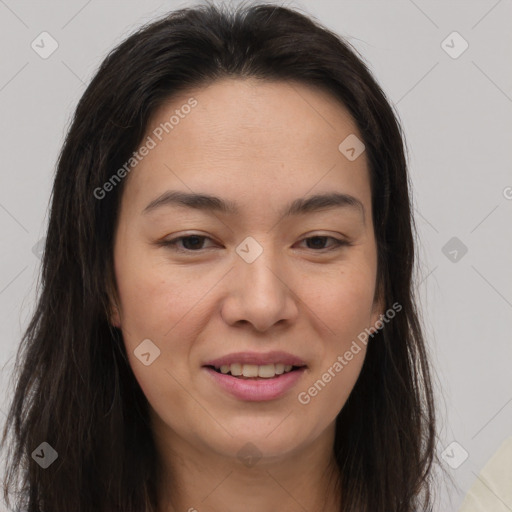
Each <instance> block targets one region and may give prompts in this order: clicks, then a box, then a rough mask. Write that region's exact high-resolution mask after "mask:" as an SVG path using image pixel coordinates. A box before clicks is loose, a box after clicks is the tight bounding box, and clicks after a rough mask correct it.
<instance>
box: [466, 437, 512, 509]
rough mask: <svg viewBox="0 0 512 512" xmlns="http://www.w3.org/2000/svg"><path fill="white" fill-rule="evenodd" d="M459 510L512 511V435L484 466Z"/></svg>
mask: <svg viewBox="0 0 512 512" xmlns="http://www.w3.org/2000/svg"><path fill="white" fill-rule="evenodd" d="M458 512H512V437H509V438H507V439H506V440H505V442H504V443H503V444H502V445H501V446H500V447H499V448H498V450H497V451H496V453H495V454H494V455H493V456H492V458H491V459H490V460H489V461H488V462H487V464H486V465H485V466H484V468H483V469H482V471H481V472H480V474H479V475H478V478H477V479H476V480H475V482H474V483H473V485H472V487H471V489H470V490H469V492H468V493H467V494H466V497H465V498H464V502H463V503H462V506H461V508H459V511H458Z"/></svg>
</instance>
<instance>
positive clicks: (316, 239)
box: [301, 235, 351, 252]
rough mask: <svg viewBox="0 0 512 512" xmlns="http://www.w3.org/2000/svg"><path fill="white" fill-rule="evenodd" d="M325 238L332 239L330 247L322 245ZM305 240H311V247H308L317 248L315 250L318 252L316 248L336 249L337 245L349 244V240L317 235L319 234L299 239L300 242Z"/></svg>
mask: <svg viewBox="0 0 512 512" xmlns="http://www.w3.org/2000/svg"><path fill="white" fill-rule="evenodd" d="M327 240H332V244H331V246H330V247H322V246H323V245H324V243H325V242H326V241H327ZM305 241H306V242H307V241H310V242H312V243H311V244H310V245H312V246H313V247H309V248H314V249H317V250H315V252H319V251H318V249H320V250H327V251H332V250H334V249H336V248H338V247H341V246H345V245H351V244H350V242H348V241H346V240H341V239H339V238H335V237H333V236H319V235H316V236H310V237H307V238H303V239H302V240H301V242H305ZM308 245H309V244H308Z"/></svg>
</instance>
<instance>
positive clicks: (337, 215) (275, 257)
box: [4, 4, 435, 512]
mask: <svg viewBox="0 0 512 512" xmlns="http://www.w3.org/2000/svg"><path fill="white" fill-rule="evenodd" d="M408 179H409V178H408V174H407V166H406V160H405V156H404V143H403V140H402V136H401V130H400V126H399V123H398V121H397V119H396V117H395V115H394V114H393V110H392V108H391V107H390V105H389V103H388V101H387V100H386V98H385V96H384V94H383V92H382V90H381V89H380V87H379V86H378V84H377V83H376V81H375V80H374V78H373V77H372V76H371V74H370V73H369V71H368V69H367V68H366V66H365V65H364V63H363V62H362V61H361V59H360V58H359V57H358V56H357V55H356V53H355V51H354V50H353V49H352V48H351V47H350V46H349V45H348V44H347V43H346V42H344V41H343V40H342V39H341V38H339V37H338V36H336V35H335V34H333V33H331V32H329V31H328V30H326V29H325V28H323V27H322V26H320V25H319V24H317V23H316V22H314V21H313V20H311V19H309V18H308V17H306V16H304V15H302V14H300V13H298V12H296V11H293V10H291V9H287V8H283V7H278V6H273V5H264V4H261V5H253V6H249V7H247V6H243V7H239V8H237V9H233V10H232V11H230V10H228V9H226V8H225V7H224V8H219V7H215V6H213V5H209V6H201V7H196V8H190V9H182V10H180V11H176V12H174V13H171V14H170V15H169V16H167V17H165V18H164V19H162V20H159V21H157V22H153V23H152V24H150V25H148V26H146V27H143V28H142V29H140V30H139V31H138V32H137V33H135V34H134V35H132V36H130V37H129V38H128V39H127V40H126V41H124V42H123V43H122V44H120V45H119V46H118V47H117V48H116V49H115V50H114V51H112V52H111V53H110V55H109V56H108V57H107V58H106V59H105V61H104V62H103V64H102V65H101V67H100V69H99V71H98V72H97V74H96V76H95V77H94V79H93V80H92V82H91V84H90V85H89V87H88V88H87V90H86V92H85V93H84V95H83V97H82V99H81V101H80V103H79V105H78V107H77V110H76V113H75V117H74V121H73V123H72V126H71V128H70V130H69V133H68V136H67V139H66V141H65V144H64V147H63V149H62V152H61V155H60V158H59V162H58V169H57V175H56V178H55V184H54V189H53V194H52V208H51V216H50V222H49V228H48V236H47V239H46V247H45V251H44V256H43V270H42V292H41V296H40V298H39V303H38V307H37V310H36V312H35V315H34V317H33V319H32V321H31V323H30V325H29V326H28V329H27V331H26V333H25V336H24V339H23V343H22V346H21V349H20V352H19V354H18V362H19V374H18V375H17V376H16V389H15V395H14V399H13V402H12V405H11V409H10V412H9V418H8V422H7V425H6V428H5V431H4V442H5V440H6V439H8V434H9V432H11V434H12V441H11V446H12V449H13V450H12V454H11V458H10V461H9V466H8V469H9V472H8V476H9V478H8V479H7V481H6V484H5V496H6V497H7V493H8V492H9V489H11V488H12V487H14V484H15V482H21V484H23V492H22V493H21V494H20V496H19V500H18V501H17V502H16V505H17V506H19V507H21V508H22V509H26V510H28V511H31V512H32V511H34V512H35V511H41V512H42V511H45V512H61V511H62V512H63V511H69V510H73V511H77V512H78V511H93V510H94V511H105V512H106V511H108V512H112V511H156V512H169V511H177V510H189V511H192V510H198V511H209V510H212V511H213V510H223V511H230V510H235V509H236V510H239V509H240V508H242V509H243V510H244V511H250V512H252V511H256V510H258V511H261V510H287V511H290V512H291V511H298V510H309V511H314V510H326V511H354V512H355V511H368V512H375V511H382V512H384V511H386V512H390V511H397V512H398V511H403V512H406V511H407V512H409V511H419V510H432V508H431V507H432V497H431V494H432V492H431V468H432V463H433V461H434V460H435V452H434V445H435V411H434V405H433V392H432V383H431V377H430V372H429V365H428V360H427V353H426V348H425V344H424V340H423V336H422V329H421V325H420V322H419V320H418V316H417V310H416V302H415V298H414V290H413V284H412V272H413V266H414V257H415V250H414V238H413V227H414V224H413V217H412V211H411V199H410V197H409V186H408ZM18 468H23V469H22V470H21V471H18Z"/></svg>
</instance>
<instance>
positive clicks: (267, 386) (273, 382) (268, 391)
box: [203, 366, 306, 402]
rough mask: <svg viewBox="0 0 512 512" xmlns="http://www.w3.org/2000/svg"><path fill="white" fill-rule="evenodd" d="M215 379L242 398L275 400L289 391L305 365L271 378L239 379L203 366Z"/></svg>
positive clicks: (255, 400)
mask: <svg viewBox="0 0 512 512" xmlns="http://www.w3.org/2000/svg"><path fill="white" fill-rule="evenodd" d="M203 368H204V369H205V370H206V371H207V372H208V374H209V375H211V377H212V378H213V379H214V381H215V382H216V383H217V384H218V385H219V386H220V387H221V388H222V389H224V390H225V391H227V392H228V393H230V394H231V395H233V396H234V397H235V398H238V399H240V400H247V401H249V402H263V401H265V400H275V399H276V398H280V397H281V396H282V395H284V394H285V393H286V392H287V391H289V390H290V389H291V388H293V386H295V384H297V382H298V381H299V379H300V378H301V377H302V374H303V373H304V371H305V369H306V368H305V367H302V368H299V369H297V370H294V371H292V372H288V373H283V374H281V375H278V376H276V377H272V378H271V379H258V380H252V379H238V378H236V377H233V376H231V375H227V374H224V373H218V372H216V371H215V370H213V369H212V368H208V367H206V366H204V367H203Z"/></svg>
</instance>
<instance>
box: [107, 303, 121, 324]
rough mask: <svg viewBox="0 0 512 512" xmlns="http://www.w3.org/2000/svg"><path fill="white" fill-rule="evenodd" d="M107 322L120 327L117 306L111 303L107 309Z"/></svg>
mask: <svg viewBox="0 0 512 512" xmlns="http://www.w3.org/2000/svg"><path fill="white" fill-rule="evenodd" d="M109 322H110V323H111V324H112V325H113V326H114V327H117V328H118V329H120V328H121V315H120V313H119V308H118V307H117V306H116V305H111V307H110V311H109Z"/></svg>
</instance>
